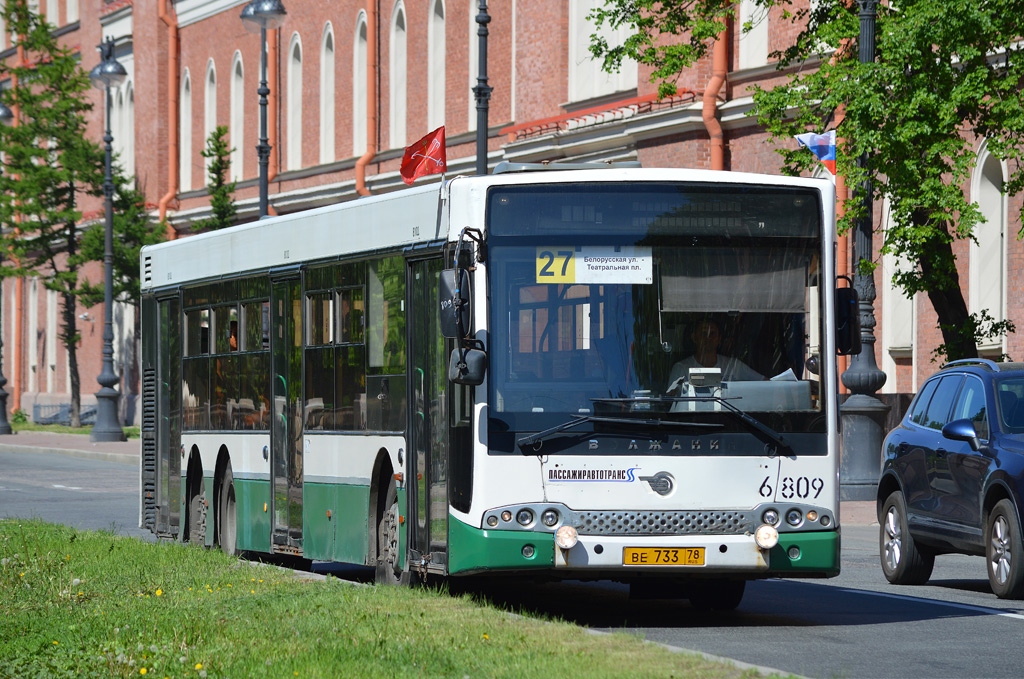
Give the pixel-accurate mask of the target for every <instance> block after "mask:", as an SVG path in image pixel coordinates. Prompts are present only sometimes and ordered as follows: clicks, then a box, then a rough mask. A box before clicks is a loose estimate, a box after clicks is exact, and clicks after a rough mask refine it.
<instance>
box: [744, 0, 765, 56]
mask: <svg viewBox="0 0 1024 679" xmlns="http://www.w3.org/2000/svg"><path fill="white" fill-rule="evenodd" d="M739 15H740V16H739V24H740V26H741V29H740V37H739V55H738V56H737V60H738V64H737V65H738V67H739V68H741V69H743V68H756V67H758V66H764V65H765V64H767V63H768V9H767V8H764V7H759V6H758V3H757V2H756V0H742V1H741V2H740V12H739ZM748 24H749V25H750V30H743V28H742V27H745V26H747V25H748Z"/></svg>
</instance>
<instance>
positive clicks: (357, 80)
mask: <svg viewBox="0 0 1024 679" xmlns="http://www.w3.org/2000/svg"><path fill="white" fill-rule="evenodd" d="M366 68H367V66H366V12H359V18H358V19H356V38H355V40H354V41H353V43H352V155H354V156H361V155H363V154H364V153H366V105H367V104H366Z"/></svg>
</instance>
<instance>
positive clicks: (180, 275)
mask: <svg viewBox="0 0 1024 679" xmlns="http://www.w3.org/2000/svg"><path fill="white" fill-rule="evenodd" d="M555 167H556V168H558V169H553V168H551V167H547V168H544V169H541V168H539V167H534V166H528V165H522V166H517V165H508V164H505V165H502V166H500V167H499V168H498V170H496V171H495V173H494V174H493V175H490V176H476V177H456V178H454V179H450V180H448V181H446V182H444V183H443V184H432V185H426V186H421V187H414V188H410V189H407V190H403V191H398V192H395V193H390V194H386V195H380V196H374V197H367V198H360V199H358V200H355V201H352V202H348V203H343V204H339V205H331V206H327V207H322V208H318V209H314V210H310V211H307V212H301V213H296V214H290V215H284V216H280V217H273V218H269V219H264V220H261V221H258V222H254V223H250V224H245V225H242V226H238V227H234V228H230V229H225V230H222V231H216V232H211V233H204V234H200V235H196V236H191V237H189V238H183V239H180V240H177V241H173V242H168V243H163V244H160V245H155V246H151V247H147V248H144V249H143V251H142V255H141V266H142V278H143V295H142V355H143V401H142V403H143V424H142V462H141V496H142V497H141V507H140V522H141V525H142V526H143V527H145V528H148V529H150V530H151V531H153V532H154V533H155V534H156V535H158V536H161V537H167V538H176V539H180V540H183V541H188V542H195V543H201V544H204V545H207V546H213V545H219V546H220V547H221V548H222V549H224V550H226V551H228V552H232V553H234V552H240V551H244V552H250V553H260V552H263V553H278V554H288V555H296V556H300V557H302V558H304V559H310V560H317V561H333V562H347V563H354V564H364V565H367V566H372V567H375V568H376V572H377V578H378V580H379V581H381V582H392V583H404V582H408V581H410V579H416V578H422V577H426V576H431V575H437V576H450V577H458V576H465V575H487V574H490V575H503V576H507V575H517V576H530V577H534V578H540V579H568V578H571V579H611V580H617V581H623V582H628V583H631V585H633V586H634V587H636V588H637V590H638V592H664V593H666V594H667V593H669V592H672V591H675V592H680V591H681V592H682V593H683V594H684V595H688V596H690V598H691V600H692V601H693V602H694V604H695V605H698V606H706V607H719V608H730V607H735V606H736V605H738V603H739V601H740V598H741V597H742V594H743V588H744V583H745V582H746V581H747V580H749V579H754V578H764V577H828V576H832V575H835V574H837V573H838V571H839V537H840V531H839V504H838V497H839V486H838V457H839V437H838V435H837V432H838V425H839V408H838V402H837V384H836V380H837V377H836V376H837V372H836V362H835V356H836V355H837V353H843V352H849V351H855V350H858V349H856V346H857V345H859V334H858V332H859V331H857V329H856V322H855V319H856V316H855V313H854V314H850V313H848V312H850V311H851V310H855V306H856V304H855V303H854V301H855V295H853V294H852V290H850V289H849V288H840V289H837V286H836V285H835V280H836V279H835V272H834V251H835V250H834V248H835V235H834V234H835V223H834V218H833V215H834V207H835V206H834V191H833V187H832V185H831V184H830V183H829V182H828V181H824V180H815V179H802V178H788V177H776V176H763V175H749V174H740V173H723V172H704V171H692V170H675V169H643V168H639V167H607V168H602V169H584V168H581V167H559V166H555Z"/></svg>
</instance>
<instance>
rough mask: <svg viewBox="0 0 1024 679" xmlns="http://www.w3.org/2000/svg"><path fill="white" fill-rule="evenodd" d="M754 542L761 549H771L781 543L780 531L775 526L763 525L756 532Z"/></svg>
mask: <svg viewBox="0 0 1024 679" xmlns="http://www.w3.org/2000/svg"><path fill="white" fill-rule="evenodd" d="M754 542H756V543H757V546H758V547H760V548H761V549H771V548H772V547H774V546H775V545H777V544H779V531H778V530H776V529H775V526H768V525H762V526H760V527H758V529H757V532H755V533H754Z"/></svg>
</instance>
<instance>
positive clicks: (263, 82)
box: [242, 0, 288, 219]
mask: <svg viewBox="0 0 1024 679" xmlns="http://www.w3.org/2000/svg"><path fill="white" fill-rule="evenodd" d="M287 14H288V12H286V11H285V9H284V4H283V3H282V2H281V0H252V2H250V3H249V4H248V5H246V6H245V8H244V9H243V10H242V23H243V24H245V28H246V30H248V31H251V32H253V33H255V32H256V31H259V32H260V87H259V89H258V90H256V93H257V94H259V95H260V142H259V144H257V145H256V157H257V158H259V164H260V218H261V219H262V218H263V217H266V216H267V213H268V212H269V209H270V199H269V197H268V193H269V191H270V187H269V186H268V183H269V180H268V171H269V166H270V140H269V139H268V138H267V95H269V94H270V88H269V87H267V30H268V29H275V28H280V27H281V24H283V23H284V19H285V16H287Z"/></svg>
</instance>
